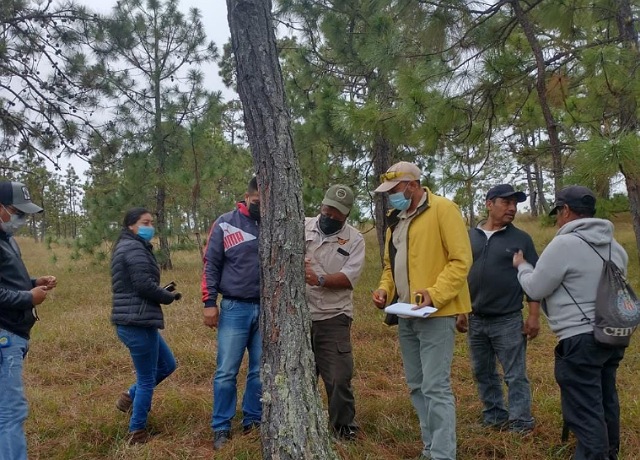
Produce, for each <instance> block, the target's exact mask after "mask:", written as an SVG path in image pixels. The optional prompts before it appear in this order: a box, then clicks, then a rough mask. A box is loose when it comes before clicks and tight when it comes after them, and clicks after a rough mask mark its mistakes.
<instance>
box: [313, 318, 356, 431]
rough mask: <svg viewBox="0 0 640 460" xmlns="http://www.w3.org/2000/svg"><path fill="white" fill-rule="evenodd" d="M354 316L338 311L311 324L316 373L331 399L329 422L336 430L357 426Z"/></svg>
mask: <svg viewBox="0 0 640 460" xmlns="http://www.w3.org/2000/svg"><path fill="white" fill-rule="evenodd" d="M351 321H352V320H351V318H349V317H348V316H347V315H339V316H335V317H333V318H329V319H326V320H323V321H313V322H312V324H311V344H312V346H313V353H314V355H315V358H316V373H317V374H319V375H320V377H322V381H323V382H324V387H325V389H326V390H327V399H328V401H329V423H330V424H331V426H332V427H333V428H334V429H335V430H336V431H341V430H342V429H343V428H346V427H352V428H355V427H356V425H355V422H354V417H355V415H356V405H355V398H354V397H353V389H352V388H351V378H352V377H353V354H352V353H351Z"/></svg>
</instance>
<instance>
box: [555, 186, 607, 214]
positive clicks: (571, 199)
mask: <svg viewBox="0 0 640 460" xmlns="http://www.w3.org/2000/svg"><path fill="white" fill-rule="evenodd" d="M565 204H566V205H567V206H569V208H570V209H579V210H586V211H589V212H591V213H594V212H595V210H596V195H595V194H594V193H593V192H592V191H591V190H590V189H588V188H587V187H583V186H582V185H571V186H569V187H565V188H563V189H562V190H560V191H559V192H558V195H557V196H556V202H555V204H554V205H553V209H552V210H551V212H550V213H549V215H550V216H555V215H556V214H557V213H558V211H559V210H560V208H562V207H563V206H564V205H565Z"/></svg>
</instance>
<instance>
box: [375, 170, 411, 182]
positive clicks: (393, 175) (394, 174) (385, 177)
mask: <svg viewBox="0 0 640 460" xmlns="http://www.w3.org/2000/svg"><path fill="white" fill-rule="evenodd" d="M408 176H410V175H409V174H408V173H406V172H402V171H388V172H386V173H384V174H380V182H381V183H382V182H387V181H393V180H402V179H404V180H407V179H408V178H409V177H408Z"/></svg>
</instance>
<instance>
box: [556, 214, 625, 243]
mask: <svg viewBox="0 0 640 460" xmlns="http://www.w3.org/2000/svg"><path fill="white" fill-rule="evenodd" d="M572 232H575V233H579V234H580V236H581V237H583V238H584V239H585V240H587V241H588V242H589V243H591V244H593V245H596V246H598V245H603V244H609V243H611V241H613V224H612V223H611V222H610V221H608V220H605V219H596V218H594V217H590V218H582V219H576V220H572V221H571V222H567V223H566V224H564V225H563V226H562V227H561V228H560V230H558V233H556V235H566V234H568V233H572Z"/></svg>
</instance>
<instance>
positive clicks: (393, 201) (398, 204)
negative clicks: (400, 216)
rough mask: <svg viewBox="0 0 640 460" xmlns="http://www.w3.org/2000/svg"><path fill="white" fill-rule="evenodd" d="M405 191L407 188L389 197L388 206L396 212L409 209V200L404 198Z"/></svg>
mask: <svg viewBox="0 0 640 460" xmlns="http://www.w3.org/2000/svg"><path fill="white" fill-rule="evenodd" d="M407 186H408V184H407ZM406 190H407V187H405V188H404V191H402V192H396V193H392V194H391V195H389V206H391V207H392V208H394V209H397V210H398V211H406V210H407V209H409V206H411V198H407V197H405V196H404V192H406Z"/></svg>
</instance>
